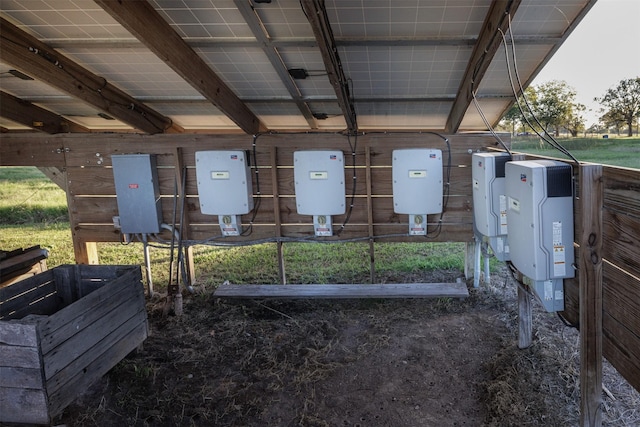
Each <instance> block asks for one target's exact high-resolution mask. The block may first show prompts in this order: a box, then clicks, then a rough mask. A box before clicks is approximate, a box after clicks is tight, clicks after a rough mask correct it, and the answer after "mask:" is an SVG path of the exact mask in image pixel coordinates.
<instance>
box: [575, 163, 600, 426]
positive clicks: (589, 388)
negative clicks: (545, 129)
mask: <svg viewBox="0 0 640 427" xmlns="http://www.w3.org/2000/svg"><path fill="white" fill-rule="evenodd" d="M579 189H580V195H579V198H580V213H581V214H580V227H579V229H580V230H581V233H580V236H579V240H578V244H579V245H580V255H579V259H578V266H579V268H580V270H579V275H578V276H579V281H580V425H581V426H583V427H599V426H601V425H602V317H603V314H602V240H603V239H602V237H603V236H602V233H603V228H602V207H603V201H604V192H603V190H604V183H603V179H602V165H581V166H580V177H579Z"/></svg>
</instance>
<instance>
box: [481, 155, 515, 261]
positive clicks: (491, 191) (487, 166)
mask: <svg viewBox="0 0 640 427" xmlns="http://www.w3.org/2000/svg"><path fill="white" fill-rule="evenodd" d="M509 161H511V156H510V155H509V154H508V153H474V154H473V157H472V160H471V163H472V164H471V176H472V180H473V219H474V224H475V226H476V230H477V231H478V233H480V234H481V235H482V236H484V237H485V238H486V239H487V240H488V241H489V244H490V245H491V248H492V249H493V253H494V254H495V256H496V258H497V259H498V260H500V261H508V260H509V259H510V255H509V244H508V240H507V196H506V191H505V165H506V163H507V162H509Z"/></svg>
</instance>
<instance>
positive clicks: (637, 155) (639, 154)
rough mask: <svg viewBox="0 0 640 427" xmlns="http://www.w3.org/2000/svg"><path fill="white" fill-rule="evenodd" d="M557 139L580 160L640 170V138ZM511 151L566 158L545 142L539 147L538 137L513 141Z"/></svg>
mask: <svg viewBox="0 0 640 427" xmlns="http://www.w3.org/2000/svg"><path fill="white" fill-rule="evenodd" d="M557 140H558V142H559V143H560V144H562V146H564V147H565V148H566V149H567V150H569V152H571V154H573V155H574V156H575V157H576V158H577V159H578V160H579V161H582V162H591V163H602V164H605V165H613V166H622V167H627V168H635V169H640V138H628V137H624V138H623V137H620V138H608V139H605V138H557ZM512 150H513V151H518V152H524V153H528V154H535V155H538V156H547V157H556V158H559V159H562V160H565V159H568V157H567V156H565V155H564V154H562V153H561V152H559V151H558V150H556V149H554V148H552V147H550V146H549V145H548V144H546V143H545V144H544V145H543V146H542V147H541V146H540V142H539V138H537V137H535V138H534V137H528V138H514V140H513V142H512Z"/></svg>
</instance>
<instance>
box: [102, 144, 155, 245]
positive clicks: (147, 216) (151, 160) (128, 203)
mask: <svg viewBox="0 0 640 427" xmlns="http://www.w3.org/2000/svg"><path fill="white" fill-rule="evenodd" d="M111 164H112V166H113V180H114V183H115V186H116V200H117V203H118V215H119V223H120V228H121V231H122V233H124V234H155V233H159V232H160V224H161V223H162V210H161V206H160V191H159V189H158V170H157V168H156V157H155V155H151V154H114V155H112V156H111Z"/></svg>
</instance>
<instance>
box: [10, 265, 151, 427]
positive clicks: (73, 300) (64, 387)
mask: <svg viewBox="0 0 640 427" xmlns="http://www.w3.org/2000/svg"><path fill="white" fill-rule="evenodd" d="M141 280H142V276H141V271H140V267H137V266H88V265H65V266H60V267H56V268H54V269H51V270H48V271H46V272H45V273H43V274H39V275H36V276H33V277H31V278H29V279H27V280H24V281H21V282H18V283H15V284H13V285H10V286H8V287H6V288H3V289H0V422H6V423H19V424H49V423H50V422H51V420H52V419H53V417H55V416H56V415H57V414H59V413H60V412H62V410H63V409H64V408H65V407H66V406H67V405H69V403H71V402H72V401H73V400H74V399H75V398H76V397H77V396H78V395H79V394H80V393H82V392H83V391H84V390H85V389H86V388H87V387H88V386H89V385H91V384H92V383H93V382H94V381H95V380H97V379H98V378H100V377H101V376H103V375H104V374H105V373H106V372H108V371H109V370H110V369H111V368H112V367H113V366H115V365H116V364H117V363H118V362H119V361H120V360H122V359H123V358H124V357H125V356H126V355H127V354H128V353H130V352H131V351H133V350H134V349H136V348H137V347H138V346H139V345H140V344H141V343H142V342H143V341H144V340H145V339H146V337H147V332H148V323H147V315H146V309H145V299H144V289H143V286H142V281H141ZM39 300H40V301H46V302H47V303H46V304H41V303H38V302H37V301H39ZM34 301H36V302H35V303H34ZM30 311H31V312H30Z"/></svg>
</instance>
